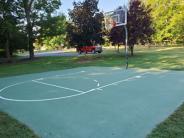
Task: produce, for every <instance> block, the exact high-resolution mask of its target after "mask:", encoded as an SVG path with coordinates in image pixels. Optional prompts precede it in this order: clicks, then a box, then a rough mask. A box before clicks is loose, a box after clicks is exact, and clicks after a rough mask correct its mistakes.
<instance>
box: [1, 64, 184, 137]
mask: <svg viewBox="0 0 184 138" xmlns="http://www.w3.org/2000/svg"><path fill="white" fill-rule="evenodd" d="M183 100H184V72H182V71H151V70H138V69H129V70H125V69H123V68H115V67H114V68H106V67H88V68H87V67H85V68H76V69H69V70H63V71H53V72H46V73H37V74H30V75H22V76H15V77H8V78H1V79H0V110H1V111H4V112H7V113H8V114H10V115H11V116H13V117H14V118H16V119H18V120H19V121H21V122H23V123H24V124H26V125H27V126H29V127H30V128H31V129H32V130H34V131H35V133H37V134H38V135H39V136H40V137H43V138H135V137H136V138H143V137H146V135H147V134H149V133H150V132H151V130H152V129H153V128H154V127H155V126H156V125H157V124H159V123H160V122H161V121H163V120H164V119H166V118H167V117H168V116H169V115H170V114H171V113H173V112H174V111H175V110H176V109H177V107H179V106H180V105H181V104H182V102H183Z"/></svg>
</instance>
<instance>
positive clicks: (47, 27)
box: [37, 15, 66, 49]
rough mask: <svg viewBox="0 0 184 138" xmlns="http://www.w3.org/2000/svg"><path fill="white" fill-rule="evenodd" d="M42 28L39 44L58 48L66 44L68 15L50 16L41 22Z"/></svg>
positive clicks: (38, 39) (49, 47)
mask: <svg viewBox="0 0 184 138" xmlns="http://www.w3.org/2000/svg"><path fill="white" fill-rule="evenodd" d="M40 26H42V27H41V29H40V31H39V34H40V35H39V37H38V38H37V42H38V44H39V45H40V46H41V47H42V46H43V45H44V47H46V48H47V49H57V48H59V47H61V45H64V44H65V41H64V40H65V37H66V17H65V16H64V15H59V16H54V17H49V18H47V19H46V20H42V21H41V22H40Z"/></svg>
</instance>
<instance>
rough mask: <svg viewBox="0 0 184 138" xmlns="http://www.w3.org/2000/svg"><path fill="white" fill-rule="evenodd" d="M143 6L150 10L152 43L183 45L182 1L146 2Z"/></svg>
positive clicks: (183, 19)
mask: <svg viewBox="0 0 184 138" xmlns="http://www.w3.org/2000/svg"><path fill="white" fill-rule="evenodd" d="M145 4H146V5H149V6H150V7H151V8H152V11H151V16H152V18H153V26H154V28H155V34H154V41H156V42H164V41H170V42H182V43H184V2H183V0H161V1H160V0H146V1H145Z"/></svg>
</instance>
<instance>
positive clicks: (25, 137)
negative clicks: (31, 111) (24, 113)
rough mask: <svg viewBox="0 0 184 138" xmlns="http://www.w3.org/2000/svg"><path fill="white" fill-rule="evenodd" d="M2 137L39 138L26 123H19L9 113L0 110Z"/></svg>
mask: <svg viewBox="0 0 184 138" xmlns="http://www.w3.org/2000/svg"><path fill="white" fill-rule="evenodd" d="M0 137H1V138H38V136H36V135H35V134H34V132H33V131H31V130H30V129H29V128H27V127H26V126H25V125H23V124H21V123H19V122H18V121H16V120H15V119H13V118H11V117H9V116H8V115H7V114H5V113H3V112H0Z"/></svg>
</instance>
